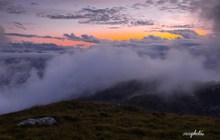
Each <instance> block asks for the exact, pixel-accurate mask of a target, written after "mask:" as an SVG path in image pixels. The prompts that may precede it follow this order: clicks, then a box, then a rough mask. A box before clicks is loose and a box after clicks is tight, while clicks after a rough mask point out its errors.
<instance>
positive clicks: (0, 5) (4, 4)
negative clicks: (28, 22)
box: [0, 0, 26, 14]
mask: <svg viewBox="0 0 220 140" xmlns="http://www.w3.org/2000/svg"><path fill="white" fill-rule="evenodd" d="M0 11H3V12H6V13H9V14H23V13H26V11H25V9H24V7H23V6H21V5H18V4H15V3H13V2H12V1H8V0H1V1H0Z"/></svg>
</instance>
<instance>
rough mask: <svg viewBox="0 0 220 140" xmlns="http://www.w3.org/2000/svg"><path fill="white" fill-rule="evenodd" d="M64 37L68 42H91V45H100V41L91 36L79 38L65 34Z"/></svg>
mask: <svg viewBox="0 0 220 140" xmlns="http://www.w3.org/2000/svg"><path fill="white" fill-rule="evenodd" d="M64 36H65V37H66V38H67V39H68V40H73V41H83V42H89V43H99V42H100V40H99V39H97V38H95V37H94V36H89V35H81V37H77V36H76V35H74V34H73V33H72V34H70V35H69V34H64Z"/></svg>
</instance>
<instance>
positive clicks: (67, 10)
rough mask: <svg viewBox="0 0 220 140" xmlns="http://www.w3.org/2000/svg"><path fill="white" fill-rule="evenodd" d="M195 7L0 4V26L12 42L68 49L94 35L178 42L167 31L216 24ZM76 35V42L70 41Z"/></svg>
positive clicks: (24, 0)
mask: <svg viewBox="0 0 220 140" xmlns="http://www.w3.org/2000/svg"><path fill="white" fill-rule="evenodd" d="M194 5H195V4H194ZM193 8H194V7H193V4H192V3H191V1H190V0H136V1H132V0H111V1H109V0H108V1H107V0H0V19H1V23H0V25H1V26H2V27H3V28H4V29H5V33H6V35H7V36H8V37H9V38H10V40H11V42H23V41H28V42H34V43H55V44H58V45H63V46H71V45H75V44H83V43H87V44H88V43H94V42H93V41H91V42H90V41H85V38H88V37H89V38H91V37H92V38H94V39H95V38H98V39H105V40H128V39H132V38H134V39H142V38H143V37H146V36H149V35H155V36H159V37H163V38H167V39H173V38H176V37H181V36H180V35H178V34H172V33H170V32H169V33H168V32H166V31H170V30H180V29H181V30H183V29H184V30H185V29H189V30H194V31H196V32H197V33H198V34H200V35H204V34H207V33H209V32H210V27H211V26H209V23H206V26H204V22H203V21H201V20H199V19H200V18H199V17H198V15H199V14H198V13H197V11H194V10H193ZM72 33H73V34H72ZM64 34H66V35H64ZM71 34H72V35H74V36H73V37H74V38H75V39H72V40H71V39H70V38H68V37H67V36H68V35H71ZM81 35H86V36H84V37H81ZM82 38H84V39H82Z"/></svg>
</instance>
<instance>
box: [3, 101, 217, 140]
mask: <svg viewBox="0 0 220 140" xmlns="http://www.w3.org/2000/svg"><path fill="white" fill-rule="evenodd" d="M44 116H51V117H54V118H55V119H56V120H57V121H58V123H57V124H56V125H53V126H25V127H17V126H16V125H17V124H18V123H19V122H20V121H23V120H26V119H28V118H37V117H44ZM194 130H203V131H204V133H205V136H204V137H198V136H194V137H193V139H194V140H217V139H220V119H217V118H210V117H200V116H191V115H177V114H168V113H153V112H148V111H145V110H143V109H141V108H138V107H134V106H129V105H121V106H119V105H112V104H95V103H89V102H83V101H66V102H61V103H56V104H51V105H47V106H40V107H35V108H32V109H28V110H25V111H21V112H17V113H11V114H7V115H3V116H0V139H1V140H13V139H22V140H54V139H58V140H60V139H70V140H113V139H116V140H117V139H118V140H133V139H134V140H160V139H165V140H166V139H167V140H174V139H179V140H181V139H189V137H185V136H182V134H183V132H193V131H194Z"/></svg>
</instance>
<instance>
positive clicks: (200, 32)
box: [193, 29, 209, 36]
mask: <svg viewBox="0 0 220 140" xmlns="http://www.w3.org/2000/svg"><path fill="white" fill-rule="evenodd" d="M193 30H194V31H195V32H196V33H197V34H199V35H202V36H204V35H207V34H208V33H209V31H208V30H202V29H193Z"/></svg>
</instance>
